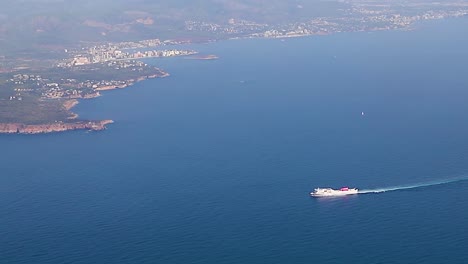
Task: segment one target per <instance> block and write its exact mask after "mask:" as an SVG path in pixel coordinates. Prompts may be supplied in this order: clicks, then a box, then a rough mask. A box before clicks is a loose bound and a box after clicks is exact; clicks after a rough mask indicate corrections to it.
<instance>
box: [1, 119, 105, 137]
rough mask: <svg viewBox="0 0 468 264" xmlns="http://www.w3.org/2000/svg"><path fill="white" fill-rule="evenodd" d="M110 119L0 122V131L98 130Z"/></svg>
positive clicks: (13, 132) (30, 132)
mask: <svg viewBox="0 0 468 264" xmlns="http://www.w3.org/2000/svg"><path fill="white" fill-rule="evenodd" d="M113 122H114V121H112V120H101V121H76V122H70V123H68V122H55V123H49V124H39V125H26V124H18V123H0V133H3V134H40V133H52V132H63V131H69V130H93V131H99V130H104V129H106V125H107V124H111V123H113Z"/></svg>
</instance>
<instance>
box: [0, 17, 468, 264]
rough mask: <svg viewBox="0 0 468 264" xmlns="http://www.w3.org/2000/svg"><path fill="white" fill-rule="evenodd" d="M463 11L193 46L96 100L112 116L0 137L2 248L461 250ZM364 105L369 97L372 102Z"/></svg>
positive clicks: (393, 254) (465, 168)
mask: <svg viewBox="0 0 468 264" xmlns="http://www.w3.org/2000/svg"><path fill="white" fill-rule="evenodd" d="M467 47H468V19H466V18H462V19H458V20H446V21H438V22H433V23H426V24H423V25H418V27H417V29H416V30H415V31H411V32H398V31H389V32H375V33H346V34H337V35H332V36H320V37H310V38H299V39H286V40H285V41H281V40H236V41H225V42H219V43H211V44H204V45H198V46H193V48H196V49H198V50H201V51H202V52H204V53H206V54H212V53H213V54H217V55H219V56H220V59H219V60H213V61H202V60H187V59H183V58H176V59H162V60H148V62H149V63H151V64H154V65H158V66H160V67H162V68H164V69H166V70H167V71H169V72H170V73H171V77H169V78H165V79H155V80H149V81H146V82H142V83H138V84H137V85H135V86H134V87H132V88H128V89H124V90H118V91H110V92H106V93H105V94H104V96H103V97H101V98H99V99H95V100H89V101H83V102H82V103H81V104H80V105H79V106H78V107H77V108H76V109H75V110H76V111H77V112H78V113H79V114H80V115H81V117H82V118H93V119H101V118H102V119H104V118H106V119H107V118H111V119H114V120H115V121H116V123H115V124H113V125H111V126H109V129H108V130H106V131H104V132H97V133H87V132H69V133H61V134H49V135H36V136H17V135H13V136H11V135H9V136H7V135H2V136H0V146H1V147H2V150H3V151H2V152H1V154H0V160H1V173H0V212H1V213H0V263H2V264H3V263H35V264H42V263H45V264H52V263H53V264H56V263H73V264H91V263H93V264H94V263H109V264H111V263H112V264H117V263H216V264H221V263H269V264H273V263H313V262H315V263H344V262H345V261H346V262H349V261H351V263H466V261H467V259H468V250H467V244H468V221H467V219H468V210H467V208H468V201H467V195H466V192H467V190H468V181H458V182H452V183H447V184H442V185H435V186H426V187H422V188H416V189H406V190H399V191H391V192H385V193H380V194H362V195H357V196H353V197H344V198H339V199H312V198H310V197H309V196H308V193H309V192H310V191H311V190H312V189H313V188H314V187H319V186H320V187H327V186H330V187H341V186H350V187H358V188H362V189H372V188H377V187H389V186H396V185H407V184H413V183H424V182H428V181H439V180H445V179H450V178H452V177H459V176H463V175H468V67H467V66H468V65H467V64H468V48H467ZM361 112H364V113H365V115H364V116H363V115H362V114H361Z"/></svg>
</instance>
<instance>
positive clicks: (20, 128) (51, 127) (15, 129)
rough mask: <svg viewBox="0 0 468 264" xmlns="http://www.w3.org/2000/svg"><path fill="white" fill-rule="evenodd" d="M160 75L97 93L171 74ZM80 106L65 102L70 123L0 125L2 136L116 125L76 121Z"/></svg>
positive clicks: (77, 102)
mask: <svg viewBox="0 0 468 264" xmlns="http://www.w3.org/2000/svg"><path fill="white" fill-rule="evenodd" d="M158 70H159V72H160V74H152V75H148V76H141V77H138V78H136V79H130V80H127V84H125V85H123V86H103V87H97V88H95V91H97V92H99V91H108V90H115V89H123V88H126V87H130V86H132V85H134V84H135V83H137V82H141V81H144V80H148V79H154V78H164V77H169V76H170V74H169V73H167V72H165V71H162V70H160V69H158ZM90 98H96V97H83V98H80V99H90ZM78 104H79V101H78V100H77V99H68V100H65V101H64V102H63V104H62V106H63V108H64V109H65V110H66V111H67V112H68V113H69V114H70V117H68V120H73V121H70V122H66V121H55V122H50V123H44V124H23V123H0V134H28V135H31V134H46V133H56V132H65V131H72V130H89V131H102V130H105V129H106V128H107V125H108V124H112V123H114V121H113V120H110V119H106V120H76V119H77V118H78V114H76V113H74V112H72V111H71V109H72V108H73V107H75V106H76V105H78Z"/></svg>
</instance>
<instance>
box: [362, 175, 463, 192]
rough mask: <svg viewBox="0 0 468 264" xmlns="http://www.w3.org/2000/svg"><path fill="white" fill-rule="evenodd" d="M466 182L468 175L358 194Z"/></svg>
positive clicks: (368, 190) (369, 190)
mask: <svg viewBox="0 0 468 264" xmlns="http://www.w3.org/2000/svg"><path fill="white" fill-rule="evenodd" d="M466 180H468V175H465V176H461V177H456V178H449V179H444V180H437V181H428V182H423V183H416V184H411V185H398V186H391V187H386V188H376V189H366V190H361V191H359V192H358V193H359V194H364V193H382V192H391V191H398V190H408V189H416V188H422V187H429V186H435V185H441V184H447V183H453V182H459V181H466Z"/></svg>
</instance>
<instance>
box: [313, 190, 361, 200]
mask: <svg viewBox="0 0 468 264" xmlns="http://www.w3.org/2000/svg"><path fill="white" fill-rule="evenodd" d="M358 192H359V191H358V189H346V190H345V191H343V190H333V189H329V188H327V189H320V188H319V189H316V190H315V191H314V192H311V193H310V196H312V197H317V198H320V197H339V196H347V195H354V194H358Z"/></svg>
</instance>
